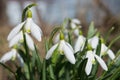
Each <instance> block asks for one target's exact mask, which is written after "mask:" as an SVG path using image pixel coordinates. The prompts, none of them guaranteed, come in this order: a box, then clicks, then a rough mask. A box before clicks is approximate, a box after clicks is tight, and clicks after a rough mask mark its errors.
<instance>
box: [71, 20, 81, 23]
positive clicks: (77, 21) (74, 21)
mask: <svg viewBox="0 0 120 80" xmlns="http://www.w3.org/2000/svg"><path fill="white" fill-rule="evenodd" d="M72 22H73V23H75V24H80V21H79V20H78V19H72Z"/></svg>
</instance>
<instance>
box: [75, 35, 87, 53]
mask: <svg viewBox="0 0 120 80" xmlns="http://www.w3.org/2000/svg"><path fill="white" fill-rule="evenodd" d="M85 42H86V38H85V37H84V36H83V35H82V33H80V34H79V36H78V38H77V40H76V42H75V46H74V50H75V53H76V52H78V51H82V50H83V48H84V46H85Z"/></svg>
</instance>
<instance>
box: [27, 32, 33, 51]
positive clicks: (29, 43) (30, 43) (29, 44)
mask: <svg viewBox="0 0 120 80" xmlns="http://www.w3.org/2000/svg"><path fill="white" fill-rule="evenodd" d="M25 36H26V43H27V45H28V47H29V48H30V49H31V50H35V47H34V42H33V40H32V38H31V37H30V36H29V35H28V34H27V33H25Z"/></svg>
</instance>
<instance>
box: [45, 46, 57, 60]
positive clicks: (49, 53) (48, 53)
mask: <svg viewBox="0 0 120 80" xmlns="http://www.w3.org/2000/svg"><path fill="white" fill-rule="evenodd" d="M57 46H58V44H55V45H54V46H52V47H51V48H50V49H49V50H48V52H47V54H46V57H45V59H49V58H50V57H51V56H52V54H53V52H54V50H55V49H56V48H57Z"/></svg>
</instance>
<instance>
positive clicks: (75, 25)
mask: <svg viewBox="0 0 120 80" xmlns="http://www.w3.org/2000/svg"><path fill="white" fill-rule="evenodd" d="M80 24H81V23H80V21H79V20H78V19H72V20H71V23H70V26H71V28H72V29H74V34H75V35H76V36H78V35H79V28H81V26H80Z"/></svg>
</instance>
